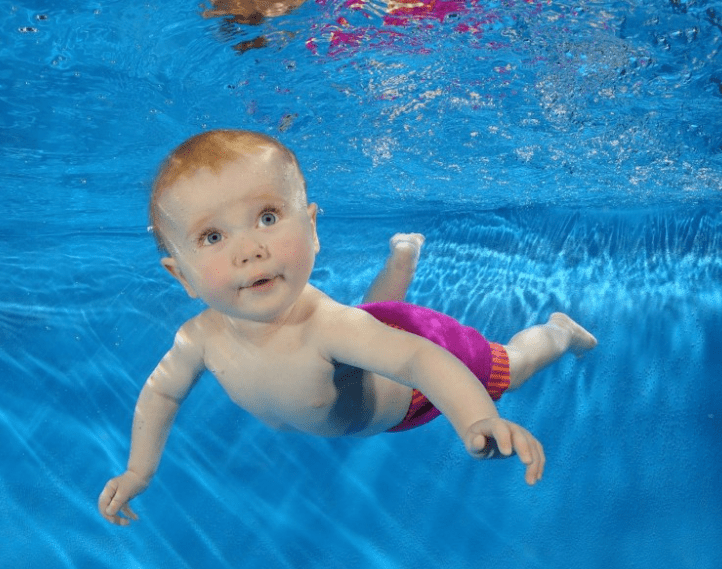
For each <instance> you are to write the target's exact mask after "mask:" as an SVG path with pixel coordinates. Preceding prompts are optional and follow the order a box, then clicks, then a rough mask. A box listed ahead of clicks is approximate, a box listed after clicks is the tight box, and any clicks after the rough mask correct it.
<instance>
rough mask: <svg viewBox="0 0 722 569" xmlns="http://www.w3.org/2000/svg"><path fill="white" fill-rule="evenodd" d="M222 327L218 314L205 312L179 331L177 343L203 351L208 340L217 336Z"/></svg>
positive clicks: (187, 322)
mask: <svg viewBox="0 0 722 569" xmlns="http://www.w3.org/2000/svg"><path fill="white" fill-rule="evenodd" d="M222 325H223V324H222V322H221V321H220V320H219V318H218V314H217V313H214V311H212V310H204V311H203V312H201V313H200V314H198V315H197V316H194V317H193V318H191V319H190V320H187V321H186V322H185V323H184V324H183V325H182V326H181V327H180V328H179V329H178V332H177V334H176V342H178V341H181V342H183V343H186V344H190V345H192V346H194V347H197V348H200V349H203V347H204V346H205V343H206V341H207V340H208V338H209V337H211V336H213V335H214V334H216V333H217V332H218V330H219V329H220V327H221V326H222Z"/></svg>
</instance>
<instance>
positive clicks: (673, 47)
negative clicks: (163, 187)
mask: <svg viewBox="0 0 722 569" xmlns="http://www.w3.org/2000/svg"><path fill="white" fill-rule="evenodd" d="M420 4H421V5H420V6H416V7H415V8H413V9H407V10H400V9H396V10H391V9H389V8H388V7H386V6H385V5H384V4H383V3H381V2H373V3H371V2H362V1H361V0H355V1H352V2H339V1H333V0H318V1H316V2H314V1H312V0H309V1H308V2H307V3H306V4H304V5H303V6H301V7H300V8H299V9H297V10H296V11H294V12H293V13H291V14H289V15H286V16H281V17H279V18H275V19H269V20H266V21H265V22H262V23H261V24H259V25H256V26H242V25H238V24H230V23H227V22H226V23H224V22H223V19H222V18H216V19H203V18H202V17H201V16H200V10H199V8H198V6H197V2H187V3H183V4H178V3H176V4H175V5H171V4H170V3H163V2H153V1H149V2H120V1H109V2H104V1H100V0H98V1H93V2H90V1H86V0H76V1H71V2H67V3H65V4H64V5H63V7H62V8H58V7H57V6H56V5H55V3H51V2H47V1H45V2H44V1H41V0H35V1H30V0H21V1H20V2H12V3H10V2H6V1H4V0H0V13H2V15H3V21H4V22H5V26H4V30H5V33H4V34H3V39H2V41H0V55H1V56H2V57H0V103H1V104H0V128H2V135H1V136H0V149H1V150H2V157H3V159H2V162H1V163H0V182H2V184H3V187H4V192H3V198H4V199H3V216H2V219H1V220H0V224H1V227H2V234H3V239H2V240H1V241H0V251H1V252H2V259H3V267H4V273H3V274H4V278H3V279H2V280H1V281H0V287H1V288H0V335H1V337H2V344H1V346H2V350H0V354H1V358H0V374H1V377H2V384H3V397H2V400H1V401H2V402H1V403H0V440H2V445H3V453H2V458H0V535H2V536H3V540H2V542H3V543H2V548H0V566H2V567H14V568H36V567H72V568H82V569H84V568H93V569H95V568H104V567H113V568H118V567H123V568H125V567H128V568H143V569H146V568H155V567H173V568H196V567H203V568H216V567H217V568H226V567H244V568H246V567H248V568H253V567H263V568H264V569H274V568H294V569H295V568H305V567H314V568H315V567H324V568H335V567H338V568H355V567H363V568H366V567H372V568H403V569H406V568H411V567H417V566H427V565H428V566H438V567H450V568H454V569H457V568H458V569H466V568H474V569H475V568H479V567H487V566H489V567H497V568H544V569H546V568H550V569H551V568H554V569H556V568H566V567H570V568H571V567H575V568H576V567H605V568H606V567H609V568H617V567H618V568H629V567H674V568H684V567H693V568H694V569H716V568H718V567H720V566H722V553H720V552H721V551H722V492H721V491H720V487H721V486H722V485H721V484H720V475H719V470H720V465H721V464H722V437H721V436H720V433H722V428H721V425H722V383H721V382H720V381H719V380H720V378H721V377H722V357H720V353H722V340H720V335H719V330H720V329H721V328H722V215H721V214H722V193H721V191H722V74H720V69H722V65H721V63H722V61H721V59H722V57H721V56H720V49H721V48H722V6H721V5H720V4H719V2H704V1H686V2H685V1H682V0H674V1H671V2H669V1H661V0H655V1H648V2H636V1H632V0H629V1H623V2H613V1H611V0H604V1H596V2H578V3H572V2H566V1H563V2H554V3H551V2H518V1H512V0H507V1H504V2H485V3H482V2H478V1H476V0H469V1H467V2H462V1H443V0H436V1H435V2H433V1H426V0H424V2H422V3H420ZM259 37H262V38H264V41H263V42H258V41H256V38H259ZM244 42H247V43H245V44H244ZM248 42H251V43H254V44H260V43H263V44H265V45H264V47H262V48H258V49H256V48H252V49H245V50H242V49H239V48H235V49H234V46H238V45H239V44H243V45H249V44H248ZM227 126H231V127H242V128H249V129H254V130H260V131H262V132H266V133H268V134H271V135H273V136H277V137H279V138H280V139H281V140H282V141H283V142H284V143H285V144H287V145H288V146H289V147H291V148H293V149H294V150H295V151H296V153H297V155H298V157H299V159H300V161H301V164H302V167H303V169H304V172H305V174H306V177H307V181H308V186H309V195H310V197H311V199H312V200H313V201H316V202H318V203H319V204H320V206H321V208H322V209H323V214H322V215H321V216H320V217H319V235H320V239H321V243H322V250H321V253H320V255H319V256H318V258H317V263H316V268H315V270H314V273H313V275H312V282H313V284H315V285H316V286H318V287H320V288H322V289H323V290H325V291H326V292H328V293H329V294H330V295H331V296H333V297H334V298H336V299H338V300H339V301H342V302H346V303H357V302H359V301H360V300H361V298H362V296H363V293H364V291H365V287H367V286H368V284H369V283H370V281H371V279H372V278H373V276H374V274H375V272H376V271H378V270H379V268H380V267H381V266H382V264H383V260H384V257H385V255H386V252H387V250H388V245H387V242H388V238H389V237H390V236H391V235H392V234H393V233H394V232H396V231H419V232H422V233H424V234H425V235H426V237H427V241H426V245H425V248H424V252H423V256H422V260H421V263H420V265H419V270H418V274H417V278H416V280H415V281H414V283H413V284H412V287H411V290H410V292H409V300H410V301H412V302H416V303H419V304H422V305H426V306H429V307H431V308H435V309H437V310H442V311H444V312H447V313H449V314H451V315H452V316H454V317H456V318H457V319H459V320H461V321H462V322H464V323H465V324H468V325H472V326H475V327H476V328H478V329H479V330H481V331H482V332H483V333H484V334H485V335H486V336H488V337H489V338H491V339H493V340H499V341H506V340H508V338H509V337H511V335H513V334H514V333H515V332H516V331H518V330H519V329H521V328H523V327H525V326H528V325H531V324H534V323H537V322H540V321H542V320H544V319H546V317H548V315H549V313H550V312H552V311H555V310H563V311H566V312H568V313H569V314H570V315H572V316H573V317H574V318H576V319H577V320H579V321H580V322H581V323H583V324H584V325H585V326H586V327H588V328H589V329H590V330H591V331H592V332H594V334H595V335H596V336H597V338H598V339H599V342H600V344H599V347H598V349H597V350H596V351H595V352H593V353H592V354H589V355H588V356H587V357H585V358H583V359H581V360H576V359H575V358H572V357H568V358H565V359H563V360H562V361H560V362H559V363H558V364H556V365H554V366H553V367H551V368H549V369H547V370H544V371H543V372H541V373H540V374H539V375H538V377H536V378H534V380H533V381H530V382H529V383H528V384H527V385H526V386H525V387H524V388H523V389H522V390H520V391H518V392H516V393H514V394H510V395H508V396H505V397H503V398H502V400H501V401H500V403H499V409H500V411H501V413H502V415H504V416H506V417H508V418H509V419H511V420H514V421H516V422H519V423H521V424H523V425H525V426H526V427H527V428H529V429H530V430H531V431H532V432H533V433H535V435H536V436H537V437H538V438H539V439H540V440H541V441H542V442H543V444H544V445H545V450H546V454H547V460H548V461H547V469H546V472H545V476H544V479H543V481H542V482H541V483H540V484H538V485H537V486H535V487H533V488H529V487H527V486H526V485H525V484H524V482H523V469H522V467H521V466H520V464H519V463H518V462H517V461H514V460H506V461H492V462H487V463H484V462H482V463H476V462H474V461H472V460H470V459H469V458H467V456H466V454H465V451H464V449H463V446H462V445H461V443H460V442H459V441H458V440H457V438H456V437H455V434H454V433H453V430H452V428H451V427H450V425H449V424H448V423H447V422H446V421H445V420H444V419H443V418H442V419H438V420H437V421H435V422H433V423H431V424H430V425H427V426H425V427H422V428H419V429H417V430H414V431H410V432H407V433H403V434H394V435H382V436H378V437H375V438H372V439H367V440H354V439H338V440H326V439H318V438H312V437H307V436H302V435H291V434H279V433H275V432H272V431H270V430H268V429H266V428H265V427H263V426H262V425H260V424H259V423H258V422H257V421H255V420H254V419H252V418H251V417H249V416H248V415H246V414H245V413H244V412H242V411H241V410H239V409H238V408H236V407H234V406H233V405H232V404H231V403H230V401H229V400H228V399H227V397H226V396H225V395H224V394H223V392H222V391H221V389H220V387H218V385H217V384H216V383H215V382H214V381H212V379H211V378H210V377H208V378H204V380H203V381H201V382H200V383H199V385H198V386H197V387H196V389H195V390H194V391H193V393H192V394H191V396H190V397H189V399H188V401H187V402H186V403H185V405H184V407H183V409H182V410H181V413H180V415H179V417H178V420H177V422H176V425H175V427H174V430H173V433H172V434H171V437H170V440H169V443H168V447H167V449H166V452H165V455H164V459H163V462H162V464H161V467H160V470H159V472H158V474H157V476H156V478H155V480H154V482H153V484H152V485H151V487H150V488H149V489H148V491H147V492H146V493H145V494H143V495H142V496H140V497H139V498H137V499H136V501H135V502H134V506H135V509H136V511H137V512H138V514H139V515H140V517H141V521H140V522H138V523H137V524H134V525H133V526H131V527H129V528H118V527H114V526H110V525H109V524H107V523H106V522H105V521H104V520H103V519H102V518H101V517H100V516H99V515H98V513H97V510H96V499H97V495H98V493H99V492H100V490H101V489H102V487H103V485H104V484H105V482H106V480H107V479H108V478H109V477H110V476H113V475H116V474H118V473H120V472H121V471H122V469H123V468H124V466H125V461H126V460H127V452H128V445H129V433H130V422H131V418H132V413H133V408H134V405H135V400H136V397H137V394H138V391H139V389H140V387H141V386H142V383H143V381H144V380H145V378H146V376H147V375H148V373H149V372H150V371H151V370H152V369H153V367H154V366H155V364H156V363H157V361H158V359H159V358H160V357H161V356H162V355H163V353H164V352H165V351H166V350H167V349H168V347H169V345H170V342H171V340H172V337H173V334H174V331H175V330H176V329H177V327H178V326H179V325H180V324H181V323H182V322H183V321H184V320H185V319H187V318H189V317H190V316H192V315H193V314H195V313H196V312H198V311H199V310H200V309H201V308H202V307H201V306H200V305H199V304H197V303H196V302H195V301H192V300H190V299H188V298H187V297H186V296H185V293H184V292H183V291H182V290H181V289H180V287H178V286H177V285H176V284H174V282H172V281H171V279H169V278H168V277H167V275H165V274H164V271H163V270H162V268H161V267H160V265H159V264H158V254H157V252H156V251H155V249H154V244H153V242H152V239H151V238H150V237H149V235H148V234H147V231H146V226H147V221H146V201H147V195H148V189H149V184H150V181H151V179H152V177H153V174H154V171H155V168H156V166H157V164H158V162H159V161H160V160H161V158H162V157H163V156H164V155H165V154H166V153H167V152H168V151H169V150H170V149H171V148H172V147H174V146H175V145H177V144H178V143H179V142H181V141H182V140H183V139H184V138H186V137H188V136H190V135H191V134H195V133H196V132H199V131H201V130H204V129H208V128H217V127H227Z"/></svg>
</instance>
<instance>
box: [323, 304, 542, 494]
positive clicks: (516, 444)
mask: <svg viewBox="0 0 722 569" xmlns="http://www.w3.org/2000/svg"><path fill="white" fill-rule="evenodd" d="M328 331H329V334H328V336H327V337H326V341H327V342H328V346H329V356H330V357H331V358H332V359H334V360H336V361H339V362H343V363H346V364H349V365H353V366H356V367H359V368H362V369H366V370H369V371H372V372H375V373H378V374H379V375H383V376H385V377H389V378H390V379H393V380H395V381H398V382H399V383H402V384H404V385H408V386H410V387H414V388H416V389H418V390H419V391H421V392H422V393H424V395H426V396H427V397H428V398H429V400H430V401H431V402H432V403H433V404H434V405H435V406H436V407H437V408H438V409H439V410H440V411H441V412H442V413H443V414H444V415H445V416H446V418H447V419H448V420H449V421H450V422H451V424H452V425H453V427H454V429H455V430H456V432H457V434H458V435H459V437H460V438H461V439H462V441H464V444H465V446H466V449H467V451H468V452H469V453H470V454H471V455H472V456H474V457H477V458H484V455H483V452H482V451H483V449H484V447H485V445H486V443H487V440H488V438H489V437H493V438H494V439H496V441H497V444H498V446H499V449H500V451H501V452H502V453H503V454H505V455H507V456H508V455H511V454H512V452H513V451H516V452H517V454H518V456H519V458H520V459H521V461H522V462H524V464H526V465H527V472H526V480H527V482H528V483H529V484H534V483H535V482H536V481H537V480H539V478H540V477H541V473H542V471H543V468H544V452H543V450H542V447H541V445H540V444H539V442H538V441H537V440H536V439H535V438H534V437H533V436H532V435H531V433H529V432H528V431H527V430H526V429H524V428H523V427H521V426H519V425H516V424H515V423H512V422H510V421H506V420H504V419H501V418H500V417H499V413H498V411H497V409H496V406H495V405H494V402H493V401H492V399H491V397H490V396H489V394H488V392H487V391H486V389H485V388H484V386H483V385H482V384H481V383H480V382H479V380H478V379H477V378H476V377H475V376H474V375H473V374H472V373H471V371H469V369H468V368H467V367H466V366H465V365H464V364H463V363H462V362H461V361H459V360H458V359H457V358H456V357H455V356H454V355H453V354H451V353H450V352H448V351H446V350H444V349H443V348H441V347H439V346H437V345H436V344H434V343H432V342H430V341H428V340H426V339H424V338H421V337H419V336H416V335H414V334H410V333H407V332H402V331H400V330H396V329H394V328H392V327H390V326H386V325H385V324H383V323H381V322H379V321H377V320H376V319H375V318H373V317H372V316H371V315H369V314H367V313H366V312H363V311H361V310H357V309H352V308H344V309H342V310H339V314H337V315H334V318H333V321H332V323H330V324H329V326H328Z"/></svg>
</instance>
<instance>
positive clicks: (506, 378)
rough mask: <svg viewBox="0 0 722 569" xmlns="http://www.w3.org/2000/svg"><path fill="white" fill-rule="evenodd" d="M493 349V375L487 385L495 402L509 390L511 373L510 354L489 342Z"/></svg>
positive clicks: (498, 345)
mask: <svg viewBox="0 0 722 569" xmlns="http://www.w3.org/2000/svg"><path fill="white" fill-rule="evenodd" d="M489 346H490V347H491V373H489V381H488V382H487V384H486V390H487V391H488V392H489V395H491V398H492V399H493V400H494V401H497V400H498V399H499V398H500V397H501V396H502V394H503V393H504V392H505V391H506V390H507V389H509V384H510V383H511V373H510V371H509V354H507V353H506V349H505V348H504V346H502V345H501V344H496V343H494V342H489Z"/></svg>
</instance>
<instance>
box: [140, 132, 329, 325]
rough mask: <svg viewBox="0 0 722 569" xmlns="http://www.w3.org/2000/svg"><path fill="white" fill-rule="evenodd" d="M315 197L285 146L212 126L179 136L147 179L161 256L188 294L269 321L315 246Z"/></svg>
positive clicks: (302, 282) (303, 280)
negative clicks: (150, 180) (164, 254)
mask: <svg viewBox="0 0 722 569" xmlns="http://www.w3.org/2000/svg"><path fill="white" fill-rule="evenodd" d="M316 212H317V207H316V204H310V205H309V204H308V203H307V201H306V185H305V182H304V179H303V175H302V174H301V171H300V169H299V167H298V162H297V161H296V157H295V156H294V155H293V153H292V152H291V151H290V150H288V149H287V148H286V147H285V146H283V145H282V144H280V143H279V142H277V141H276V140H274V139H272V138H270V137H268V136H265V135H262V134H257V133H253V132H246V131H235V130H218V131H211V132H206V133H203V134H200V135H198V136H195V137H193V138H191V139H190V140H188V141H186V142H185V143H183V144H181V145H180V146H179V147H178V148H176V149H175V150H174V151H173V152H172V153H171V155H170V156H169V157H168V158H167V159H166V161H165V162H164V163H163V166H162V167H161V169H160V172H159V174H158V176H157V178H156V180H155V183H154V184H153V193H152V197H151V206H150V216H151V224H152V227H153V233H154V234H155V236H156V239H157V240H158V245H159V247H160V248H161V249H162V250H164V251H166V252H167V253H169V256H168V257H165V258H163V259H161V264H162V265H163V267H165V269H166V270H168V272H170V273H171V274H172V275H173V276H174V277H175V278H176V279H177V280H178V281H179V282H180V283H181V284H182V285H183V287H184V288H185V290H186V291H187V292H188V294H189V295H190V296H192V297H194V298H201V299H203V300H204V301H205V302H206V304H207V305H208V306H209V307H211V308H214V309H216V310H217V311H219V312H221V313H224V314H226V315H228V316H232V317H235V318H242V319H250V320H257V321H270V320H272V319H274V318H278V317H281V316H282V315H284V314H285V311H287V310H290V309H291V307H292V306H293V304H294V302H295V300H296V299H297V298H298V297H299V295H300V294H301V293H302V292H303V290H304V289H305V287H306V286H307V284H308V279H309V278H310V275H311V271H312V270H313V264H314V260H315V255H316V253H318V251H319V248H320V245H319V242H318V236H317V234H316Z"/></svg>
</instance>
